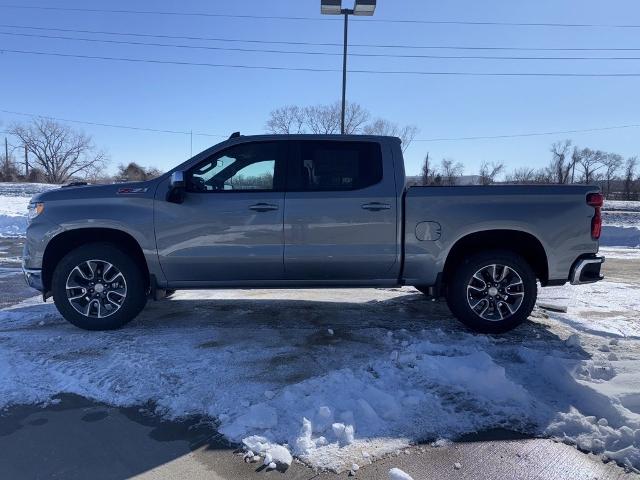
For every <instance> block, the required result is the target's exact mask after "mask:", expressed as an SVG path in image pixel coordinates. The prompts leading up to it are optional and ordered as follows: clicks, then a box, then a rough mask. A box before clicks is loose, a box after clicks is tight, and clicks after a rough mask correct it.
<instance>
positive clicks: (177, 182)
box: [169, 171, 185, 190]
mask: <svg viewBox="0 0 640 480" xmlns="http://www.w3.org/2000/svg"><path fill="white" fill-rule="evenodd" d="M169 187H170V188H171V189H172V190H174V189H176V188H184V187H185V183H184V172H182V171H177V172H173V173H172V174H171V181H170V182H169Z"/></svg>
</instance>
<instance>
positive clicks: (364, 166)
mask: <svg viewBox="0 0 640 480" xmlns="http://www.w3.org/2000/svg"><path fill="white" fill-rule="evenodd" d="M296 151H297V154H296V155H294V156H293V159H292V161H291V162H290V170H289V182H288V190H289V191H303V192H304V191H348V190H360V189H363V188H367V187H370V186H372V185H375V184H377V183H379V182H380V181H381V180H382V154H381V151H380V145H379V144H378V143H375V142H345V141H322V140H320V141H313V140H309V141H301V142H299V143H298V148H297V149H296Z"/></svg>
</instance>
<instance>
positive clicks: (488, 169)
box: [480, 162, 504, 185]
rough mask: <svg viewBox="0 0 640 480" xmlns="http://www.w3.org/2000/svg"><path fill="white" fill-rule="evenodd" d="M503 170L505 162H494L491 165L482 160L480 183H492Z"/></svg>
mask: <svg viewBox="0 0 640 480" xmlns="http://www.w3.org/2000/svg"><path fill="white" fill-rule="evenodd" d="M503 170H504V163H494V162H492V163H491V165H489V164H488V163H487V162H482V164H481V165H480V185H491V184H492V183H493V182H495V180H496V177H497V176H498V175H499V174H500V173H502V171H503Z"/></svg>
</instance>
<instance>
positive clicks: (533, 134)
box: [413, 124, 640, 142]
mask: <svg viewBox="0 0 640 480" xmlns="http://www.w3.org/2000/svg"><path fill="white" fill-rule="evenodd" d="M625 128H640V124H633V125H618V126H615V127H600V128H584V129H577V130H558V131H555V132H530V133H516V134H511V135H490V136H474V137H448V138H447V137H443V138H426V139H416V140H413V141H414V142H450V141H462V140H496V139H500V138H521V137H542V136H546V135H566V134H570V133H589V132H602V131H606V130H622V129H625Z"/></svg>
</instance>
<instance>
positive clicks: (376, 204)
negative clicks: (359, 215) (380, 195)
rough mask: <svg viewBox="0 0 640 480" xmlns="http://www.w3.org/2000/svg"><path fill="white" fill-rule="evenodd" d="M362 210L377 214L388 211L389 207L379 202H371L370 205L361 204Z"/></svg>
mask: <svg viewBox="0 0 640 480" xmlns="http://www.w3.org/2000/svg"><path fill="white" fill-rule="evenodd" d="M362 208H363V209H365V210H370V211H372V212H378V211H380V210H389V209H390V208H391V205H389V204H388V203H380V202H371V203H363V204H362Z"/></svg>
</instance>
